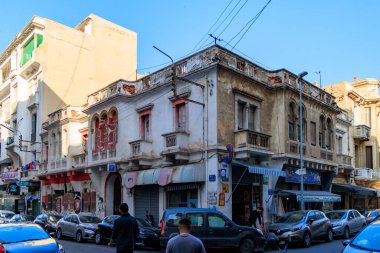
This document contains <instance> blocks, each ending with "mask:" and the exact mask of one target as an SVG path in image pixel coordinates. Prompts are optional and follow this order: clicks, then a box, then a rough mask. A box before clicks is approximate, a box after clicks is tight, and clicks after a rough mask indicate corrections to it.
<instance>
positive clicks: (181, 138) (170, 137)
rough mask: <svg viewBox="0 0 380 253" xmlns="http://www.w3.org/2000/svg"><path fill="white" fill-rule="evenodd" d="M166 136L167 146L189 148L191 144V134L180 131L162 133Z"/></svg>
mask: <svg viewBox="0 0 380 253" xmlns="http://www.w3.org/2000/svg"><path fill="white" fill-rule="evenodd" d="M162 136H163V137H164V138H165V147H167V148H187V147H188V146H189V134H188V133H187V132H183V131H178V132H173V133H168V134H163V135H162Z"/></svg>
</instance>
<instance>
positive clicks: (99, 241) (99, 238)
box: [95, 232, 103, 245]
mask: <svg viewBox="0 0 380 253" xmlns="http://www.w3.org/2000/svg"><path fill="white" fill-rule="evenodd" d="M95 243H96V244H98V245H101V244H103V236H102V234H100V232H97V233H96V234H95Z"/></svg>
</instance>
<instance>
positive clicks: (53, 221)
mask: <svg viewBox="0 0 380 253" xmlns="http://www.w3.org/2000/svg"><path fill="white" fill-rule="evenodd" d="M62 217H63V216H62V215H60V214H40V215H38V216H37V217H36V219H35V220H34V223H36V224H38V225H40V226H41V227H42V228H43V229H44V230H45V231H46V232H48V233H55V231H56V230H57V224H58V221H59V220H60V219H61V218H62Z"/></svg>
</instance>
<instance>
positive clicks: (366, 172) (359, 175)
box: [354, 168, 374, 181]
mask: <svg viewBox="0 0 380 253" xmlns="http://www.w3.org/2000/svg"><path fill="white" fill-rule="evenodd" d="M354 177H355V179H358V180H365V181H369V180H373V179H374V178H373V169H369V168H357V169H355V170H354Z"/></svg>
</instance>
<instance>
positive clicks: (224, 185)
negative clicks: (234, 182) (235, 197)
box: [222, 184, 230, 193]
mask: <svg viewBox="0 0 380 253" xmlns="http://www.w3.org/2000/svg"><path fill="white" fill-rule="evenodd" d="M222 192H224V193H229V192H230V186H229V184H222Z"/></svg>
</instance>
